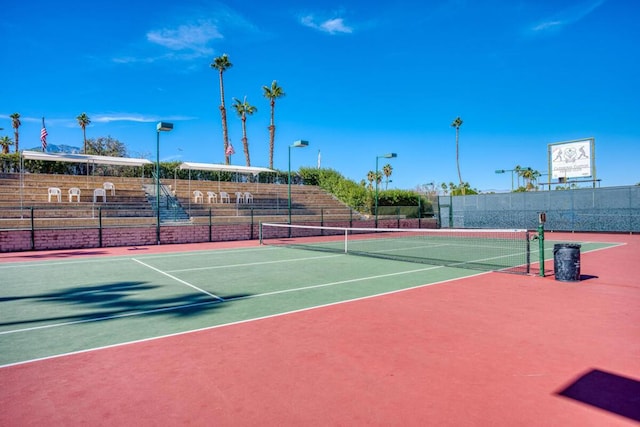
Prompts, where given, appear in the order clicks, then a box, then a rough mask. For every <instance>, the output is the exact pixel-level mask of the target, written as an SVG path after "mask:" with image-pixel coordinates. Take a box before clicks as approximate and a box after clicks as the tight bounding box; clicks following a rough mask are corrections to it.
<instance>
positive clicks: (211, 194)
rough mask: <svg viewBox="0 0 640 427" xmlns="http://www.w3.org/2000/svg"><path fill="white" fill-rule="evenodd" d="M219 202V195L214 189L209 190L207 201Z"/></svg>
mask: <svg viewBox="0 0 640 427" xmlns="http://www.w3.org/2000/svg"><path fill="white" fill-rule="evenodd" d="M213 202H216V203H218V195H217V194H216V193H214V192H213V191H207V203H213Z"/></svg>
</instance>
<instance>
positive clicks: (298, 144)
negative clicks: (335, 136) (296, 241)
mask: <svg viewBox="0 0 640 427" xmlns="http://www.w3.org/2000/svg"><path fill="white" fill-rule="evenodd" d="M308 145H309V141H303V140H298V141H295V142H294V143H293V144H291V145H290V146H289V179H288V181H287V182H288V183H289V225H291V148H292V147H293V148H303V147H306V146H308ZM289 237H291V228H289Z"/></svg>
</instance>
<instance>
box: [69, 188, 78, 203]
mask: <svg viewBox="0 0 640 427" xmlns="http://www.w3.org/2000/svg"><path fill="white" fill-rule="evenodd" d="M74 197H75V198H76V202H79V201H80V189H79V188H78V187H71V188H70V189H69V202H73V198H74Z"/></svg>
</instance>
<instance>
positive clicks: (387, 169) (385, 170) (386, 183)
mask: <svg viewBox="0 0 640 427" xmlns="http://www.w3.org/2000/svg"><path fill="white" fill-rule="evenodd" d="M382 173H383V174H384V189H385V190H386V189H387V188H388V187H389V178H390V177H391V174H392V173H393V166H391V165H390V164H388V163H387V164H386V165H384V166H383V167H382Z"/></svg>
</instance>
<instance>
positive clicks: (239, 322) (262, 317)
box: [0, 266, 488, 369]
mask: <svg viewBox="0 0 640 427" xmlns="http://www.w3.org/2000/svg"><path fill="white" fill-rule="evenodd" d="M431 268H443V267H441V266H437V267H430V268H429V269H431ZM421 270H423V269H421ZM397 274H402V273H397ZM484 274H488V272H486V271H485V272H481V273H477V274H472V275H469V276H464V277H456V278H451V279H445V280H440V281H437V282H432V283H423V284H420V285H415V286H410V287H408V288H402V289H394V290H392V291H387V292H380V293H376V294H372V295H366V296H362V297H356V298H350V299H345V300H342V301H336V302H330V303H327V304H320V305H314V306H311V307H303V308H298V309H294V310H289V311H284V312H281V313H274V314H268V315H266V316H259V317H253V318H250V319H242V320H237V321H234V322H229V323H222V324H219V325H211V326H205V327H202V328H197V329H192V330H188V331H182V332H175V333H172V334H165V335H159V336H155V337H148V338H141V339H138V340H133V341H127V342H122V343H116V344H109V345H105V346H101V347H94V348H88V349H84V350H77V351H72V352H68V353H62V354H54V355H51V356H44V357H39V358H36V359H31V360H23V361H20V362H13V363H7V364H5V365H0V369H1V368H8V367H12V366H18V365H26V364H28V363H34V362H40V361H43V360H51V359H58V358H62V357H68V356H74V355H77V354H83V353H90V352H94V351H101V350H107V349H111V348H117V347H124V346H128V345H135V344H140V343H144V342H149V341H156V340H161V339H165V338H171V337H176V336H181V335H188V334H193V333H197V332H202V331H209V330H213V329H219V328H224V327H228V326H235V325H241V324H244V323H249V322H255V321H260V320H265V319H271V318H274V317H281V316H289V315H292V314H296V313H303V312H305V311H310V310H317V309H320V308H325V307H331V306H335V305H340V304H347V303H351V302H355V301H362V300H367V299H371V298H377V297H380V296H385V295H392V294H396V293H400V292H406V291H410V290H413V289H418V288H424V287H427V286H433V285H439V284H443V283H448V282H455V281H456V280H462V279H467V278H469V277H476V276H481V275H484ZM325 286H326V285H325ZM202 304H211V303H202Z"/></svg>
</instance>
